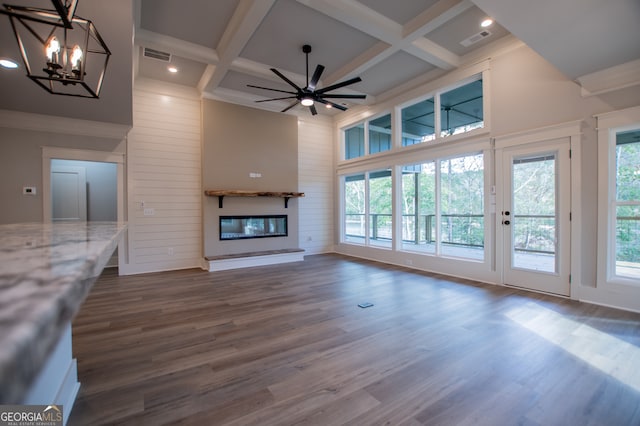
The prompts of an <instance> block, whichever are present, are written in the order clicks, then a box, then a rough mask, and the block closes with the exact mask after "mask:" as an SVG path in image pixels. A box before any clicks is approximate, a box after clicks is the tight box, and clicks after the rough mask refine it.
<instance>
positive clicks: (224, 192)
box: [204, 189, 304, 209]
mask: <svg viewBox="0 0 640 426" xmlns="http://www.w3.org/2000/svg"><path fill="white" fill-rule="evenodd" d="M204 195H206V196H208V197H218V207H219V208H222V200H223V198H224V197H278V198H284V208H285V209H286V208H288V207H289V198H299V197H304V192H273V191H245V190H237V189H231V190H230V189H207V190H205V191H204Z"/></svg>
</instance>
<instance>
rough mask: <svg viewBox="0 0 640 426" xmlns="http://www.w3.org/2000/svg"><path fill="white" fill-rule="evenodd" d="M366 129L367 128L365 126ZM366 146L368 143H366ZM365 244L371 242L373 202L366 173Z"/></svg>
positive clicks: (367, 173)
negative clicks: (371, 206)
mask: <svg viewBox="0 0 640 426" xmlns="http://www.w3.org/2000/svg"><path fill="white" fill-rule="evenodd" d="M365 129H366V126H365ZM366 134H367V132H366V131H365V135H366ZM366 140H367V139H366V136H365V141H366ZM365 146H366V142H365ZM364 200H365V203H364V229H365V231H364V244H365V245H367V246H368V245H369V242H370V238H371V235H370V230H371V217H370V211H371V210H370V208H369V202H370V201H371V191H370V189H369V172H365V173H364Z"/></svg>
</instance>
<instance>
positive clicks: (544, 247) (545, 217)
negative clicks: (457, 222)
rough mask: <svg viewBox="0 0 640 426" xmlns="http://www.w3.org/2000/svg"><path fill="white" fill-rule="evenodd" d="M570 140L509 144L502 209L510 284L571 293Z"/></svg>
mask: <svg viewBox="0 0 640 426" xmlns="http://www.w3.org/2000/svg"><path fill="white" fill-rule="evenodd" d="M569 148H570V144H569V140H568V139H560V140H556V141H553V142H549V143H545V144H535V145H533V146H527V147H516V148H509V149H505V150H504V152H503V155H502V158H503V160H502V161H503V164H502V170H503V179H504V180H503V182H504V199H503V203H502V209H501V211H498V212H497V217H498V220H499V222H498V226H500V227H501V228H502V235H503V247H504V255H505V257H504V262H503V265H504V270H503V277H504V283H505V284H507V285H512V286H517V287H524V288H529V289H532V290H538V291H544V292H547V293H554V294H560V295H565V296H569V294H570V266H571V265H570V255H571V250H570V200H571V194H570V190H571V188H570V185H571V183H570V175H571V170H570V167H571V162H570V152H569Z"/></svg>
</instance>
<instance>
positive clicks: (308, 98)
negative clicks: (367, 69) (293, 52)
mask: <svg viewBox="0 0 640 426" xmlns="http://www.w3.org/2000/svg"><path fill="white" fill-rule="evenodd" d="M302 52H304V54H305V55H306V58H307V85H306V87H299V86H298V85H296V84H295V83H294V82H293V81H291V80H289V79H288V78H287V77H286V76H285V75H284V74H282V73H281V72H280V71H278V70H277V69H275V68H271V71H273V73H274V74H275V75H277V76H278V77H280V78H281V79H283V80H284V81H285V82H287V84H289V85H290V86H291V87H293V88H294V89H295V92H292V91H287V90H279V89H271V88H269V87H262V86H254V85H251V84H247V86H248V87H254V88H256V89H263V90H271V91H272V92H281V93H287V94H289V95H290V96H284V97H281V98H272V99H263V100H259V101H256V102H270V101H279V100H283V99H295V102H293V103H292V104H291V105H289V106H288V107H286V108H285V109H283V110H282V111H280V112H286V111H289V110H290V109H291V108H293V107H294V106H296V105H298V103H301V104H302V105H304V106H308V107H309V110H310V111H311V114H312V115H316V114H317V113H318V111H316V107H315V105H314V103H315V102H320V103H321V104H325V105H327V107H328V108H330V107H331V108H337V109H339V110H341V111H346V110H347V107H345V106H344V105H340V104H337V103H335V102H332V101H329V100H327V99H365V98H366V96H367V95H339V94H330V93H327V92H330V91H332V90H335V89H339V88H341V87H344V86H349V85H350V84H354V83H358V82H359V81H362V79H361V78H360V77H355V78H351V79H349V80H345V81H342V82H340V83H336V84H332V85H330V86H327V87H324V88H322V89H317V90H316V85H317V84H318V81H320V76H321V75H322V72H323V71H324V66H323V65H320V64H318V65H317V66H316V70H315V71H314V72H313V76H312V77H311V80H309V53H310V52H311V46H309V45H308V44H305V45H304V46H302Z"/></svg>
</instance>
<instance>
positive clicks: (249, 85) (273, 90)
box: [247, 84, 297, 95]
mask: <svg viewBox="0 0 640 426" xmlns="http://www.w3.org/2000/svg"><path fill="white" fill-rule="evenodd" d="M247 87H253V88H256V89H263V90H271V91H272V92H281V93H289V94H291V95H296V94H297V93H296V92H288V91H286V90H279V89H271V88H269V87H262V86H254V85H253V84H247Z"/></svg>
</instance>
